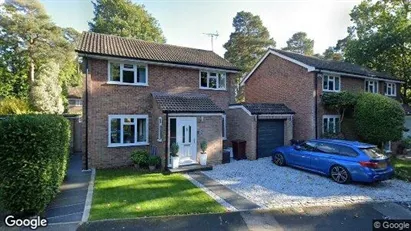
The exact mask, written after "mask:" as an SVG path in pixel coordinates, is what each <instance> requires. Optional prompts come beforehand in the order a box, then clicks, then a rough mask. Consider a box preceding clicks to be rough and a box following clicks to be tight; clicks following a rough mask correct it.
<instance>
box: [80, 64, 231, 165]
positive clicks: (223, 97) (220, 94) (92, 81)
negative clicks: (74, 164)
mask: <svg viewBox="0 0 411 231" xmlns="http://www.w3.org/2000/svg"><path fill="white" fill-rule="evenodd" d="M107 66H108V64H107V60H98V59H89V76H88V78H87V79H88V80H87V81H88V89H87V90H88V94H89V99H88V112H89V113H88V152H89V167H97V168H107V167H118V166H124V165H127V164H131V161H130V153H131V152H132V151H133V150H135V149H137V148H146V149H149V147H148V146H138V147H116V148H108V147H107V145H108V140H107V139H108V115H111V114H148V115H149V142H150V144H152V145H156V146H161V144H158V143H157V126H153V124H156V123H157V118H158V113H156V116H153V103H152V96H151V92H175V93H181V92H197V93H202V94H207V95H208V96H209V97H210V98H211V99H212V100H213V101H214V102H215V103H216V104H217V105H218V106H219V107H221V108H222V109H223V110H227V109H228V105H229V103H230V100H232V99H233V97H232V95H233V94H232V92H231V89H232V87H230V83H231V82H232V81H231V79H232V78H233V77H234V76H233V74H229V75H227V88H228V89H229V91H216V90H202V89H199V70H196V69H188V68H177V67H166V66H159V65H148V75H149V77H148V85H149V86H145V87H144V86H122V85H111V84H107V78H108V76H107ZM231 103H233V102H232V101H231ZM163 124H164V125H163V126H164V127H165V118H164V119H163ZM164 134H165V133H164ZM155 143H157V144H155ZM162 150H163V149H161V148H160V149H159V151H162Z"/></svg>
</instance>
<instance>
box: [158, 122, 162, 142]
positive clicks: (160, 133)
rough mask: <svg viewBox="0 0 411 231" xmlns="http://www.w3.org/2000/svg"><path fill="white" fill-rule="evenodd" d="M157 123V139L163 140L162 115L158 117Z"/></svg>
mask: <svg viewBox="0 0 411 231" xmlns="http://www.w3.org/2000/svg"><path fill="white" fill-rule="evenodd" d="M157 123H158V131H157V132H158V133H157V141H158V142H163V117H161V116H160V117H158V119H157Z"/></svg>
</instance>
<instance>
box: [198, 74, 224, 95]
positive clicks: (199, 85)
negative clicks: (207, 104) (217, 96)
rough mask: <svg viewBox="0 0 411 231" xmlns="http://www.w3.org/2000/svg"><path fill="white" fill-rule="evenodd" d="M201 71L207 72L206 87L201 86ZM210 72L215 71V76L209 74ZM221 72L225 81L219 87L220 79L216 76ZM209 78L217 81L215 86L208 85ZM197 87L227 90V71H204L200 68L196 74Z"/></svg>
mask: <svg viewBox="0 0 411 231" xmlns="http://www.w3.org/2000/svg"><path fill="white" fill-rule="evenodd" d="M201 72H205V73H207V87H203V86H201ZM210 73H215V74H216V76H215V77H214V76H210ZM219 74H222V75H224V81H225V87H221V88H220V81H219V78H218V75H219ZM210 78H216V82H217V88H211V87H208V86H210ZM198 87H199V88H200V89H204V90H215V91H225V90H227V73H226V72H221V71H205V70H200V72H199V74H198Z"/></svg>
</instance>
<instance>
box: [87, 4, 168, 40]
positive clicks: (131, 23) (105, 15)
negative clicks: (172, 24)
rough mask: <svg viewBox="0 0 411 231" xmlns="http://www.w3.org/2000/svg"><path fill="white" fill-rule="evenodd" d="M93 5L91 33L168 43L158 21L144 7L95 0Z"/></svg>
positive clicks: (90, 24)
mask: <svg viewBox="0 0 411 231" xmlns="http://www.w3.org/2000/svg"><path fill="white" fill-rule="evenodd" d="M93 5H94V18H93V20H92V22H89V26H90V31H93V32H97V33H103V34H112V35H118V36H122V37H132V38H137V39H141V40H145V41H152V42H158V43H164V42H165V41H166V39H165V37H164V35H163V31H162V30H161V28H160V25H159V24H158V22H157V20H156V19H155V18H154V17H153V16H152V15H151V14H149V13H148V12H147V10H146V9H144V6H143V5H138V4H134V3H133V2H131V1H130V0H95V1H94V2H93Z"/></svg>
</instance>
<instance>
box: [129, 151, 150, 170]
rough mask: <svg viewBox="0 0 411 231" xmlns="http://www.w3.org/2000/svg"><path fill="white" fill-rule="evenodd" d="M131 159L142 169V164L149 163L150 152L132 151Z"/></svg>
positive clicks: (136, 166)
mask: <svg viewBox="0 0 411 231" xmlns="http://www.w3.org/2000/svg"><path fill="white" fill-rule="evenodd" d="M131 160H132V161H133V164H134V167H135V168H136V169H140V168H141V167H142V166H146V165H147V161H148V152H147V151H143V150H136V151H134V152H132V153H131Z"/></svg>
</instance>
